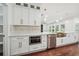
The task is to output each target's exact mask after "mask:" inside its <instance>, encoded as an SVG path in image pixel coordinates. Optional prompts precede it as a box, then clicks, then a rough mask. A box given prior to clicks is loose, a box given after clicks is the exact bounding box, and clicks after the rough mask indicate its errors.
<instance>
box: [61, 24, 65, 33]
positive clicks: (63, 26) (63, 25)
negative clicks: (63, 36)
mask: <svg viewBox="0 0 79 59" xmlns="http://www.w3.org/2000/svg"><path fill="white" fill-rule="evenodd" d="M60 31H61V32H65V24H61V27H60Z"/></svg>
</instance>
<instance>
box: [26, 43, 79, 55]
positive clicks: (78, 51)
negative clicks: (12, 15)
mask: <svg viewBox="0 0 79 59" xmlns="http://www.w3.org/2000/svg"><path fill="white" fill-rule="evenodd" d="M26 56H79V44H73V45H68V46H63V47H59V48H55V49H50V50H46V51H42V52H36V53H32V54H28V55H26Z"/></svg>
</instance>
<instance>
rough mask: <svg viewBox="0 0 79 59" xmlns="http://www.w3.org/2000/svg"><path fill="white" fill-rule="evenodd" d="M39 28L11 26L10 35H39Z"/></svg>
mask: <svg viewBox="0 0 79 59" xmlns="http://www.w3.org/2000/svg"><path fill="white" fill-rule="evenodd" d="M40 32H41V28H40V27H34V26H33V27H29V26H28V27H27V26H13V27H11V33H13V34H28V33H40Z"/></svg>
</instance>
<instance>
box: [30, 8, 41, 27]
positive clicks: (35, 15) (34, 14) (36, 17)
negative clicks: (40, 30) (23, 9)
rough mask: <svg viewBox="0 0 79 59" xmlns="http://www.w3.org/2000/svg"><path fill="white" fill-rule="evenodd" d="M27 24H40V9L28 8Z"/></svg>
mask: <svg viewBox="0 0 79 59" xmlns="http://www.w3.org/2000/svg"><path fill="white" fill-rule="evenodd" d="M29 24H30V25H35V26H40V25H41V11H40V10H37V9H33V8H30V11H29Z"/></svg>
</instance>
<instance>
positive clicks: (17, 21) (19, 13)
mask: <svg viewBox="0 0 79 59" xmlns="http://www.w3.org/2000/svg"><path fill="white" fill-rule="evenodd" d="M28 16H29V15H28V7H24V6H13V25H28V21H29V20H28Z"/></svg>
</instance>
